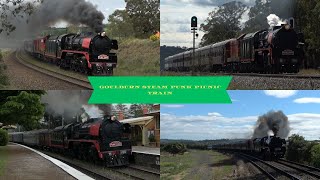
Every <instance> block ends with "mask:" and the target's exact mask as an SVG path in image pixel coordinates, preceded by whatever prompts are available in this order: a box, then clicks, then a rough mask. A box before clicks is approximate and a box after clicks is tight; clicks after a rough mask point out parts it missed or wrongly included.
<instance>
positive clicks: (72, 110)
mask: <svg viewBox="0 0 320 180" xmlns="http://www.w3.org/2000/svg"><path fill="white" fill-rule="evenodd" d="M91 93H92V91H81V90H73V91H48V93H47V94H46V95H44V96H43V97H42V99H41V101H42V102H43V103H44V104H45V105H46V112H48V113H50V114H53V115H62V116H63V118H64V119H65V121H66V123H71V121H72V119H73V117H74V116H75V115H77V114H78V115H79V113H80V112H81V110H80V109H81V108H82V107H83V108H84V110H85V111H86V113H87V114H89V116H90V117H91V118H95V117H101V116H103V115H105V114H111V105H88V104H87V103H88V100H89V98H90V96H91Z"/></svg>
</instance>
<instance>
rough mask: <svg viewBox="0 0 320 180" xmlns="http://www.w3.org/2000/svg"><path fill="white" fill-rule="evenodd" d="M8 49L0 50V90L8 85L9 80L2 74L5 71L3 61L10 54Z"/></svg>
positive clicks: (5, 66) (5, 67)
mask: <svg viewBox="0 0 320 180" xmlns="http://www.w3.org/2000/svg"><path fill="white" fill-rule="evenodd" d="M10 52H11V51H10V50H9V49H0V88H4V87H6V86H8V85H9V78H8V77H7V76H6V75H5V74H4V71H5V70H6V69H7V65H6V64H4V62H3V59H4V58H6V57H7V56H8V55H9V54H10Z"/></svg>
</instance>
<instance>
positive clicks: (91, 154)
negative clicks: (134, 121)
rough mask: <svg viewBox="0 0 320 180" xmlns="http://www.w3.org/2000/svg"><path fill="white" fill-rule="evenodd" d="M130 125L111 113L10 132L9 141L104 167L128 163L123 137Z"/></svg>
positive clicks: (127, 145)
mask: <svg viewBox="0 0 320 180" xmlns="http://www.w3.org/2000/svg"><path fill="white" fill-rule="evenodd" d="M128 133H130V125H128V124H122V123H120V122H119V121H117V120H115V119H114V118H113V117H111V116H107V117H105V118H104V119H102V118H93V119H89V120H88V121H87V122H85V123H72V124H68V125H65V126H60V127H57V128H55V129H53V130H48V129H41V130H35V131H28V132H18V133H9V138H10V141H12V142H16V143H21V144H25V145H28V146H34V147H38V148H42V149H49V150H52V151H56V152H62V153H63V154H69V155H70V156H72V157H77V158H79V159H83V160H86V161H91V162H104V164H105V165H106V166H107V167H113V166H123V165H128V164H129V157H130V155H131V152H132V147H131V141H130V139H129V138H127V137H126V134H128Z"/></svg>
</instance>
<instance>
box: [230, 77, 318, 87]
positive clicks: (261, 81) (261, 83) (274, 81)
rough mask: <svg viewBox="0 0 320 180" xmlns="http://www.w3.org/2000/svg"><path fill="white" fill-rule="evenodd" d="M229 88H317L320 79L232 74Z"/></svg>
mask: <svg viewBox="0 0 320 180" xmlns="http://www.w3.org/2000/svg"><path fill="white" fill-rule="evenodd" d="M229 89H232V90H235V89H245V90H249V89H254V90H269V89H272V90H289V89H290V90H291V89H297V90H315V89H317V90H319V89H320V79H292V78H271V77H250V76H233V79H232V82H231V84H230V87H229Z"/></svg>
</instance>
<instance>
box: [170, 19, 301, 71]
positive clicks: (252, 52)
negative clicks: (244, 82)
mask: <svg viewBox="0 0 320 180" xmlns="http://www.w3.org/2000/svg"><path fill="white" fill-rule="evenodd" d="M303 46H304V38H303V34H302V33H297V32H296V31H295V30H294V27H293V24H291V25H289V24H283V25H281V26H275V27H273V28H272V29H268V30H267V29H266V30H260V31H257V32H254V33H249V34H244V35H242V36H240V37H238V38H234V39H229V40H225V41H222V42H217V43H214V44H210V45H208V46H205V47H201V48H198V49H196V50H195V54H194V60H193V62H192V59H193V51H192V50H190V51H187V52H183V53H179V54H176V55H173V56H169V57H167V58H166V59H165V70H166V71H178V72H187V71H190V70H192V69H193V68H194V69H195V70H196V71H200V72H203V71H205V72H219V71H225V72H240V73H241V72H242V73H250V72H259V73H284V72H288V73H297V72H298V71H299V68H300V65H302V64H303V60H304V50H303Z"/></svg>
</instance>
